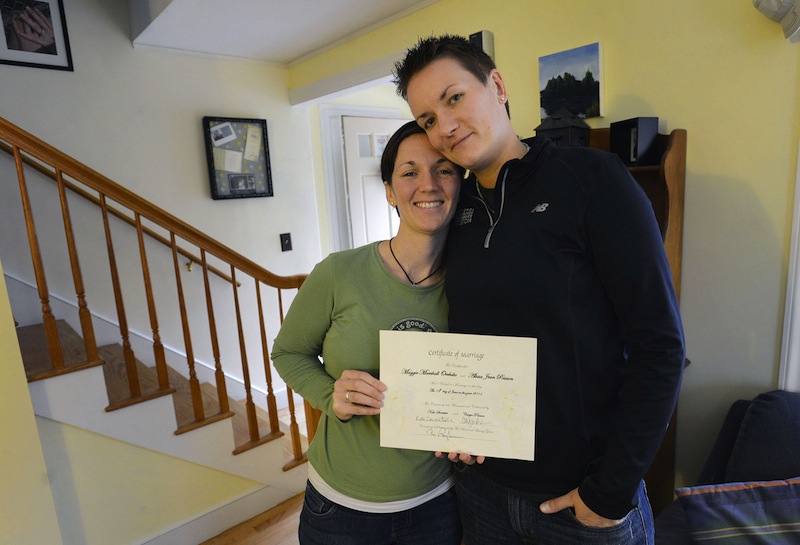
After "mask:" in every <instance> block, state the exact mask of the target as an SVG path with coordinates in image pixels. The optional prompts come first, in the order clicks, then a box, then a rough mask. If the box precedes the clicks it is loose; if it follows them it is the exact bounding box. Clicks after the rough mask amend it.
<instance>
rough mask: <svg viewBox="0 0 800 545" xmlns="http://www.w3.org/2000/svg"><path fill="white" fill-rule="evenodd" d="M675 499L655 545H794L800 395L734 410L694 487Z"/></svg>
mask: <svg viewBox="0 0 800 545" xmlns="http://www.w3.org/2000/svg"><path fill="white" fill-rule="evenodd" d="M676 495H677V499H676V500H675V501H674V502H673V503H672V504H670V505H669V506H668V507H667V508H666V509H664V510H663V511H662V512H661V513H660V514H659V515H658V516H657V517H656V521H655V533H656V535H655V538H656V541H655V543H656V545H682V544H692V543H709V544H714V545H733V544H736V545H752V544H758V545H762V544H770V545H777V544H781V545H784V544H795V545H797V544H800V393H797V392H787V391H783V390H775V391H771V392H765V393H763V394H761V395H759V396H757V397H756V398H755V399H752V400H738V401H736V402H734V403H733V404H732V405H731V407H730V409H729V411H728V413H727V415H726V417H725V420H724V422H723V424H722V427H721V429H720V431H719V434H718V436H717V439H716V442H715V443H714V446H713V448H712V450H711V453H710V454H709V456H708V460H707V461H706V463H705V465H704V466H703V470H702V472H701V474H700V477H699V479H698V482H697V483H696V484H695V486H691V487H685V488H678V489H677V490H676Z"/></svg>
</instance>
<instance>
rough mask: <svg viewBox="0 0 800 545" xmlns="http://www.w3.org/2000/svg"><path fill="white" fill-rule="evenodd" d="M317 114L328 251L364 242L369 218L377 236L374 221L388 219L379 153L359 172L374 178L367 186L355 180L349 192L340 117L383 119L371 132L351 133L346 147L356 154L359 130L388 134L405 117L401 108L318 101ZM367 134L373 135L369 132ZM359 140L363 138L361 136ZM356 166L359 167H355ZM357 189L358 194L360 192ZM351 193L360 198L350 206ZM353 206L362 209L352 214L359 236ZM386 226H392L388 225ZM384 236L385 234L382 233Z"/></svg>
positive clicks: (361, 175) (357, 131)
mask: <svg viewBox="0 0 800 545" xmlns="http://www.w3.org/2000/svg"><path fill="white" fill-rule="evenodd" d="M319 116H320V125H321V132H322V134H321V136H322V156H323V165H324V171H325V194H326V199H327V202H328V206H327V212H328V227H329V230H330V244H331V251H332V252H337V251H341V250H346V249H349V248H355V247H356V246H360V245H363V244H365V243H366V241H367V240H368V238H367V235H363V232H364V231H365V230H366V229H367V225H368V224H369V222H373V225H374V226H373V228H372V229H371V230H372V233H373V234H372V236H378V235H377V233H378V232H379V229H380V228H379V227H377V225H379V224H381V223H387V222H389V221H390V220H389V219H388V217H389V216H390V215H389V214H384V212H383V208H388V204H387V203H386V199H385V196H384V195H385V192H384V190H383V182H382V181H381V180H380V166H379V165H380V156H377V157H373V159H374V161H373V167H372V171H371V173H370V172H369V171H368V170H364V171H362V172H359V173H358V176H359V177H361V178H362V179H364V180H365V181H366V177H368V176H373V177H374V178H373V179H372V182H369V183H367V185H366V186H365V185H364V184H363V183H362V184H361V189H358V188H359V184H358V183H354V184H353V187H354V188H356V190H355V192H354V193H353V194H352V195H351V192H350V190H349V188H348V181H347V176H346V172H347V160H346V155H347V149H346V142H345V130H344V123H343V118H345V117H349V118H371V119H375V118H378V119H383V120H384V122H382V125H381V124H379V125H374V126H372V127H371V129H370V130H372V132H371V133H368V132H365V131H367V129H363V131H359V130H355V131H354V134H355V135H356V136H355V140H354V141H353V143H351V145H350V146H349V147H350V148H352V149H354V150H356V151H355V153H356V154H357V153H358V152H357V145H358V144H357V141H358V136H357V135H358V134H359V133H360V134H362V135H366V134H370V135H371V134H378V135H380V134H388V135H391V134H392V133H393V132H394V131H395V130H396V129H397V127H399V126H400V125H402V124H403V123H404V122H405V121H406V119H405V118H404V114H403V112H402V110H401V109H399V108H397V109H395V108H365V107H359V106H346V105H331V104H321V105H320V107H319ZM370 138H373V137H372V136H370ZM362 140H365V139H364V137H363V136H362ZM351 164H352V160H351ZM356 170H358V167H357V169H356ZM376 179H377V181H376ZM376 184H377V185H378V186H379V188H380V198H381V199H382V201H383V202H382V204H381V205H377V206H376V204H375V203H377V197H376V193H377V192H376V191H375V185H376ZM364 187H366V188H367V189H366V190H368V192H369V196H368V197H367V199H368V200H367V201H365V200H364V199H365V196H364V195H363V192H364V191H365V189H364ZM359 192H360V193H361V195H359ZM351 196H352V197H353V198H357V199H359V200H360V201H361V202H360V203H356V205H355V206H351V202H350V199H351ZM353 208H357V209H360V210H361V212H360V213H359V215H358V216H357V217H356V218H355V222H357V223H358V226H357V227H356V231H358V232H360V233H362V234H359V235H357V237H358V238H354V227H353V221H354V218H353V216H352V209H353ZM366 209H369V211H370V215H371V217H370V218H365V217H364V214H363V212H364V210H366ZM378 216H381V217H383V221H381V219H380V218H379V217H378ZM362 226H363V227H362ZM389 228H390V229H391V227H389ZM384 232H386V231H384ZM383 238H388V237H387V236H384V237H383ZM377 240H380V239H377Z"/></svg>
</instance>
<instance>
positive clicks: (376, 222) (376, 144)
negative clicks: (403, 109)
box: [342, 116, 407, 248]
mask: <svg viewBox="0 0 800 545" xmlns="http://www.w3.org/2000/svg"><path fill="white" fill-rule="evenodd" d="M406 121H407V120H404V119H385V118H376V117H353V116H342V127H343V130H344V153H345V179H346V188H347V203H348V211H349V216H350V218H349V221H350V229H351V232H352V235H353V247H354V248H356V247H358V246H363V245H364V244H367V243H370V242H376V241H379V240H386V239H388V238H390V237H392V236H394V235H395V234H397V229H398V227H399V225H400V219H399V218H398V217H397V213H396V212H395V211H394V209H393V208H392V207H391V206H389V203H388V202H386V191H385V190H384V188H383V180H381V168H380V164H381V155H382V154H383V148H384V147H385V146H386V141H387V140H388V139H389V137H390V136H391V135H392V134H393V133H394V131H396V130H397V129H398V128H400V126H401V125H403V124H404V123H406Z"/></svg>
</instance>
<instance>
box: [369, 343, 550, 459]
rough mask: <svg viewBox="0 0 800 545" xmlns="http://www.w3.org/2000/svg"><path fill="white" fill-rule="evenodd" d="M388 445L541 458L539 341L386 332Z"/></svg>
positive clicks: (384, 423)
mask: <svg viewBox="0 0 800 545" xmlns="http://www.w3.org/2000/svg"><path fill="white" fill-rule="evenodd" d="M380 354H381V374H380V379H381V382H383V383H384V384H386V388H387V390H386V392H385V393H384V394H385V398H384V406H383V408H381V446H382V447H397V448H407V449H415V450H430V451H442V452H468V453H470V454H474V455H479V456H488V457H494V458H515V459H518V460H533V452H534V435H535V420H536V339H531V338H523V337H498V336H490V335H462V334H455V333H427V332H419V331H381V332H380Z"/></svg>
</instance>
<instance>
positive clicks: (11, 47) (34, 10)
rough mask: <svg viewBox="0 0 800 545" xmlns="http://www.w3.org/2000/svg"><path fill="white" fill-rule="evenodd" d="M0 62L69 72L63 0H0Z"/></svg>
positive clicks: (69, 56) (70, 63)
mask: <svg viewBox="0 0 800 545" xmlns="http://www.w3.org/2000/svg"><path fill="white" fill-rule="evenodd" d="M0 21H2V22H3V36H2V39H0V63H3V64H15V65H18V66H31V67H34V68H51V69H54V70H69V71H72V54H71V53H70V49H69V38H68V37H67V20H66V17H65V16H64V4H63V0H0Z"/></svg>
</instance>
